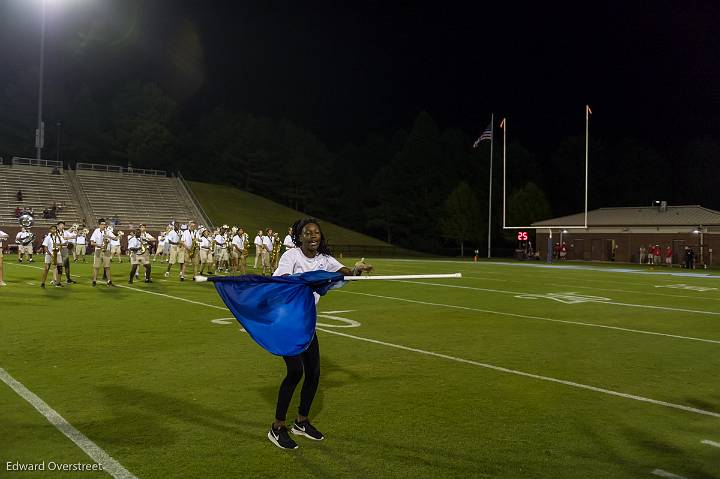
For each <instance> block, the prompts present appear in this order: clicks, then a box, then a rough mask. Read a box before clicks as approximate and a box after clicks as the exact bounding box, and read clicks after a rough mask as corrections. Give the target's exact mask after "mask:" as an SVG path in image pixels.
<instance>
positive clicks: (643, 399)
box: [118, 285, 720, 418]
mask: <svg viewBox="0 0 720 479" xmlns="http://www.w3.org/2000/svg"><path fill="white" fill-rule="evenodd" d="M118 287H123V288H126V289H131V290H134V291H139V292H142V293H152V294H157V295H159V296H165V297H167V298H173V299H178V300H180V301H189V302H191V303H194V304H199V305H203V306H209V307H211V308H219V309H227V308H220V307H219V306H215V305H213V304H207V303H201V302H199V301H190V300H187V299H185V298H180V297H177V296H172V295H169V294H160V293H154V292H151V291H144V290H141V289H137V288H133V287H130V286H119V285H118ZM351 294H362V295H365V296H375V295H372V294H364V293H351ZM412 302H418V301H412ZM425 304H432V303H425ZM463 309H470V308H463ZM503 314H506V313H503ZM316 329H318V330H320V331H323V332H325V333H328V334H335V335H337V336H344V337H346V338H351V339H356V340H358V341H365V342H368V343H374V344H380V345H382V346H388V347H391V348H396V349H402V350H405V351H412V352H415V353H420V354H425V355H427V356H434V357H437V358H443V359H448V360H451V361H456V362H460V363H465V364H472V365H474V366H480V367H483V368H487V369H492V370H494V371H500V372H503V373H508V374H515V375H517V376H524V377H528V378H533V379H539V380H541V381H549V382H553V383H557V384H564V385H566V386H572V387H576V388H580V389H586V390H589V391H593V392H599V393H603V394H608V395H611V396H617V397H622V398H625V399H634V400H635V401H641V402H647V403H650V404H656V405H658V406H665V407H669V408H673V409H680V410H682V411H686V412H692V413H695V414H702V415H705V416H712V417H716V418H720V413H717V412H713V411H706V410H704V409H698V408H694V407H689V406H683V405H682V404H674V403H670V402H666V401H659V400H657V399H650V398H646V397H643V396H635V395H633V394H627V393H622V392H619V391H613V390H611V389H603V388H599V387H595V386H590V385H587V384H581V383H576V382H572V381H566V380H564V379H557V378H553V377H549V376H541V375H539V374H533V373H526V372H524V371H519V370H516V369H509V368H504V367H502V366H495V365H492V364H487V363H481V362H478V361H472V360H469V359H463V358H458V357H455V356H449V355H447V354H442V353H435V352H432V351H426V350H424V349H417V348H411V347H409V346H403V345H401V344H393V343H388V342H385V341H379V340H377V339H370V338H364V337H362V336H354V335H352V334H347V333H341V332H339V331H332V330H329V329H324V328H316ZM658 334H659V333H658Z"/></svg>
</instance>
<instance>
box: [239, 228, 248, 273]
mask: <svg viewBox="0 0 720 479" xmlns="http://www.w3.org/2000/svg"><path fill="white" fill-rule="evenodd" d="M238 235H239V236H240V239H241V240H242V246H240V260H239V266H240V272H241V273H242V274H247V257H248V250H249V248H250V237H249V236H248V234H247V233H246V232H245V229H244V228H240V229H239V230H238Z"/></svg>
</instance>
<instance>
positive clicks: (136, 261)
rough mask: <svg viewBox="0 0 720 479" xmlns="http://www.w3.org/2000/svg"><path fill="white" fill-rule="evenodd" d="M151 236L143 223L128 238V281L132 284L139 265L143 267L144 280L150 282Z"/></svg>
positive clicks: (152, 240)
mask: <svg viewBox="0 0 720 479" xmlns="http://www.w3.org/2000/svg"><path fill="white" fill-rule="evenodd" d="M154 241H155V238H153V237H152V236H151V235H150V234H149V233H148V232H147V231H146V230H145V225H144V224H141V225H140V226H139V227H138V228H137V229H136V230H135V234H134V235H133V237H132V238H130V239H128V251H129V252H130V264H131V265H132V266H131V268H130V278H129V280H128V283H130V284H132V283H133V280H134V279H135V275H136V273H137V270H138V266H139V265H143V267H144V268H145V282H146V283H152V279H151V277H150V274H151V265H150V243H151V242H154Z"/></svg>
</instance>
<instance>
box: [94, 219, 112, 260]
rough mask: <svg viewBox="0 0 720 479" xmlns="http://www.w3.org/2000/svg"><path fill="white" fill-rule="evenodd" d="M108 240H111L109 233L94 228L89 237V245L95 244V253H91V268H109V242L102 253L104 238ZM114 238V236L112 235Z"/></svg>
mask: <svg viewBox="0 0 720 479" xmlns="http://www.w3.org/2000/svg"><path fill="white" fill-rule="evenodd" d="M106 236H107V238H108V239H109V240H111V239H112V236H111V233H110V232H108V231H107V230H105V231H104V232H103V231H101V230H100V228H95V231H93V233H92V235H91V236H90V243H91V244H93V243H94V244H95V251H94V253H93V267H94V268H99V267H100V266H101V265H102V267H103V268H109V267H110V241H108V244H107V246H106V248H105V250H104V251H103V241H105V237H106ZM113 236H114V235H113Z"/></svg>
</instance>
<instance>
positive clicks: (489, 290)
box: [396, 281, 720, 316]
mask: <svg viewBox="0 0 720 479" xmlns="http://www.w3.org/2000/svg"><path fill="white" fill-rule="evenodd" d="M396 282H397V283H410V284H422V285H425V286H436V287H441V288H456V289H469V290H473V291H485V292H488V293H500V294H512V295H515V296H522V295H526V294H543V293H533V292H530V291H505V290H501V289H490V288H477V287H475V286H460V285H456V284H443V283H426V282H424V281H396ZM585 302H586V303H600V304H612V305H613V306H627V307H631V308H648V309H659V310H663V311H677V312H682V313H693V314H709V315H712V316H720V311H705V310H699V309H685V308H671V307H669V306H653V305H648V304H633V303H620V302H616V301H592V300H588V301H585Z"/></svg>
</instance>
